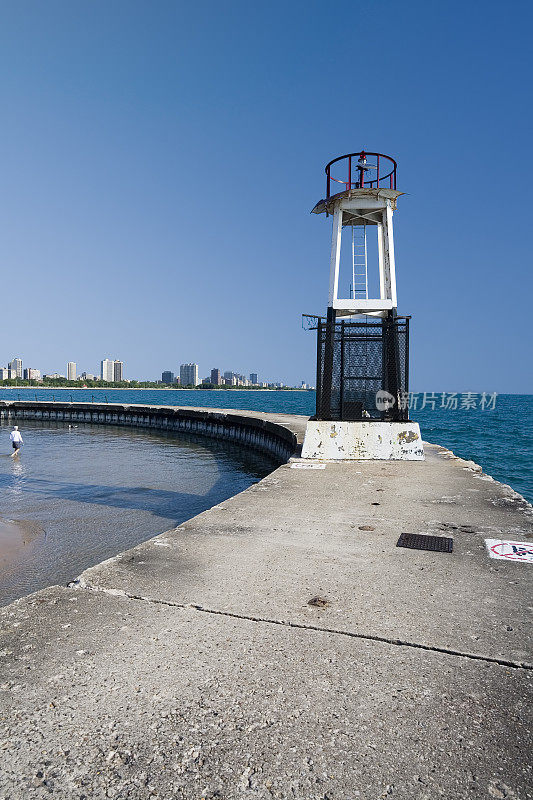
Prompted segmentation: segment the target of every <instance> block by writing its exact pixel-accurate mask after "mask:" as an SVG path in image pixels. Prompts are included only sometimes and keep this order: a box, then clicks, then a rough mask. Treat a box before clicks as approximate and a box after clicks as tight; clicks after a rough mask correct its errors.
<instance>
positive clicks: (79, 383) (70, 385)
mask: <svg viewBox="0 0 533 800" xmlns="http://www.w3.org/2000/svg"><path fill="white" fill-rule="evenodd" d="M0 386H16V387H20V388H22V387H24V386H32V387H35V388H36V389H38V388H41V389H43V388H44V389H45V388H47V387H48V388H56V389H61V388H65V389H85V388H87V389H223V390H237V391H239V392H245V391H256V390H257V386H225V385H223V386H217V385H216V384H214V383H204V384H199V385H198V386H193V385H192V384H189V385H188V386H182V385H181V384H176V383H161V382H159V381H116V382H115V381H101V380H96V381H91V380H76V381H69V380H67V379H66V378H46V380H43V381H35V380H31V381H27V380H23V379H22V378H6V380H3V381H2V380H0ZM262 388H264V389H266V390H268V389H270V390H271V391H272V390H274V389H275V387H274V386H269V387H266V386H265V387H262ZM293 388H294V387H292V386H281V387H279V388H278V389H277V391H279V390H280V389H281V390H286V391H291V390H292V389H293Z"/></svg>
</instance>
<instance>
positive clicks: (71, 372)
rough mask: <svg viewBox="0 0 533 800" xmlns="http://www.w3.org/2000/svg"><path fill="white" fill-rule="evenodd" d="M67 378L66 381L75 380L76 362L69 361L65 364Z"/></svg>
mask: <svg viewBox="0 0 533 800" xmlns="http://www.w3.org/2000/svg"><path fill="white" fill-rule="evenodd" d="M67 380H68V381H75V380H76V362H75V361H69V362H68V364H67Z"/></svg>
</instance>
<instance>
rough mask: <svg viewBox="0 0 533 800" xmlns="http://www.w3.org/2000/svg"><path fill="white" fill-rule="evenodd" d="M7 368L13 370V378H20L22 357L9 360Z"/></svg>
mask: <svg viewBox="0 0 533 800" xmlns="http://www.w3.org/2000/svg"><path fill="white" fill-rule="evenodd" d="M8 367H9V369H10V370H11V371H12V372H14V373H15V374H14V375H13V377H14V378H22V359H21V358H14V359H13V361H10V362H9V364H8Z"/></svg>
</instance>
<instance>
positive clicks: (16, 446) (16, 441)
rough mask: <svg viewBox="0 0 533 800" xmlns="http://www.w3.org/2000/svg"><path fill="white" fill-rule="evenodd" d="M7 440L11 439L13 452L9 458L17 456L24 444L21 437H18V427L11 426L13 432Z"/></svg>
mask: <svg viewBox="0 0 533 800" xmlns="http://www.w3.org/2000/svg"><path fill="white" fill-rule="evenodd" d="M9 438H10V439H11V445H12V447H13V452H12V453H11V458H13V456H16V455H18V451H19V450H20V448H21V446H22V445H23V444H24V442H23V441H22V436H21V435H20V431H19V426H18V425H14V426H13V430H12V431H11V435H10V437H9Z"/></svg>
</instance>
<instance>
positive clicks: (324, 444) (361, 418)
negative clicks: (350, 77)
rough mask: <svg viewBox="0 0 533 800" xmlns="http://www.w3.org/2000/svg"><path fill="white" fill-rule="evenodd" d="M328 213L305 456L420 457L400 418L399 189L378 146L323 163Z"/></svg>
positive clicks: (392, 164)
mask: <svg viewBox="0 0 533 800" xmlns="http://www.w3.org/2000/svg"><path fill="white" fill-rule="evenodd" d="M325 172H326V192H325V197H324V198H323V199H322V200H320V201H319V202H318V203H317V204H316V205H315V207H314V208H313V209H312V213H314V214H324V215H325V216H326V217H328V218H331V222H332V235H331V255H330V266H329V294H328V305H327V313H326V316H325V317H308V319H312V320H313V325H312V326H311V327H313V329H315V330H316V331H317V386H316V414H315V417H314V418H312V419H311V420H310V421H309V423H308V425H307V430H306V435H305V440H304V445H303V450H302V457H304V458H323V459H326V460H329V459H333V460H350V459H406V460H420V459H423V458H424V451H423V446H422V440H421V437H420V429H419V426H418V423H416V422H413V421H412V420H410V419H409V403H408V396H409V321H410V317H408V316H400V315H399V314H398V300H397V289H396V260H395V253H394V231H393V215H394V212H395V211H396V205H397V201H398V198H399V197H401V195H402V192H400V191H398V188H397V164H396V161H395V160H394V159H393V158H392V157H391V156H387V155H384V154H383V153H370V152H366V151H361V152H359V153H349V154H347V155H344V156H339V157H338V158H334V159H333V160H332V161H330V162H329V163H328V164H327V165H326V168H325Z"/></svg>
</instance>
